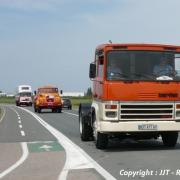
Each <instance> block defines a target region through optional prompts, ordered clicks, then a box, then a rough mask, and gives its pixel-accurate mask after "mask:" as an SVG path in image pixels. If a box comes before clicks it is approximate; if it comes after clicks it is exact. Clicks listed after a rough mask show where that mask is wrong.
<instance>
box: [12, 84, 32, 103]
mask: <svg viewBox="0 0 180 180" xmlns="http://www.w3.org/2000/svg"><path fill="white" fill-rule="evenodd" d="M15 98H16V106H20V105H27V106H32V88H31V86H29V85H20V86H18V88H17V94H16V97H15Z"/></svg>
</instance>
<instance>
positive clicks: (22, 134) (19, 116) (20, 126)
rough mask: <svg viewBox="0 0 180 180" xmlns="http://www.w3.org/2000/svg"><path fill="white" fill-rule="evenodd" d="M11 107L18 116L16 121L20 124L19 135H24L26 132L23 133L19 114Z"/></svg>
mask: <svg viewBox="0 0 180 180" xmlns="http://www.w3.org/2000/svg"><path fill="white" fill-rule="evenodd" d="M11 109H12V110H13V111H14V112H15V113H16V114H17V116H18V119H19V121H18V123H19V124H20V125H19V128H20V129H21V131H20V132H21V136H26V134H25V132H24V131H23V130H22V125H21V118H20V116H19V113H18V112H17V111H16V110H15V109H14V108H12V107H11Z"/></svg>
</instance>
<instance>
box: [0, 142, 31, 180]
mask: <svg viewBox="0 0 180 180" xmlns="http://www.w3.org/2000/svg"><path fill="white" fill-rule="evenodd" d="M21 147H22V151H23V155H22V156H21V158H20V159H19V160H18V161H17V162H16V163H15V164H13V165H12V166H11V167H9V168H8V169H6V170H5V171H3V172H2V173H0V179H2V178H3V177H4V176H6V175H7V174H9V173H10V172H12V171H13V170H14V169H16V168H17V167H18V166H20V165H21V164H23V162H24V161H25V160H26V159H27V157H28V155H29V151H28V147H27V143H25V142H23V143H21Z"/></svg>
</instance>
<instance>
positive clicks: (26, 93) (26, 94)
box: [20, 92, 32, 97]
mask: <svg viewBox="0 0 180 180" xmlns="http://www.w3.org/2000/svg"><path fill="white" fill-rule="evenodd" d="M31 95H32V93H30V92H22V93H20V96H21V97H24V96H28V97H31Z"/></svg>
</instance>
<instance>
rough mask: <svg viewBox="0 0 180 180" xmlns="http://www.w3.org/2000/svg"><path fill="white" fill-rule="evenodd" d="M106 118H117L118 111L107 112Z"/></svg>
mask: <svg viewBox="0 0 180 180" xmlns="http://www.w3.org/2000/svg"><path fill="white" fill-rule="evenodd" d="M106 117H108V118H115V117H117V112H116V111H106Z"/></svg>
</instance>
